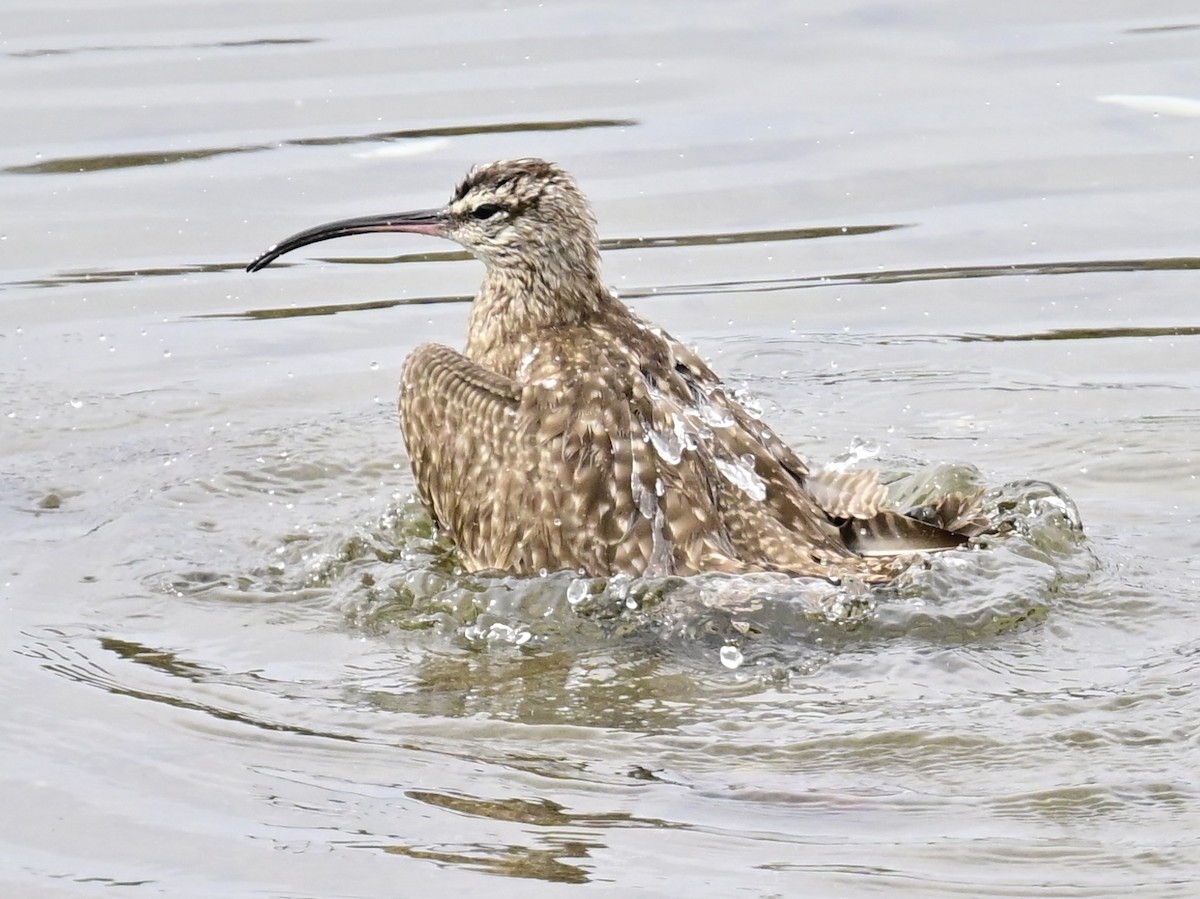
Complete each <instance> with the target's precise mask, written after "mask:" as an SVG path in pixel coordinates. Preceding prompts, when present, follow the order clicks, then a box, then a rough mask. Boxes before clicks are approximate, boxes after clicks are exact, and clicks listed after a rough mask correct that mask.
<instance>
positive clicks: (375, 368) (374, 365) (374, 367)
mask: <svg viewBox="0 0 1200 899" xmlns="http://www.w3.org/2000/svg"><path fill="white" fill-rule="evenodd" d="M371 371H379V363H378V362H372V363H371Z"/></svg>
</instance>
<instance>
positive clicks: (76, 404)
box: [70, 396, 83, 409]
mask: <svg viewBox="0 0 1200 899" xmlns="http://www.w3.org/2000/svg"><path fill="white" fill-rule="evenodd" d="M70 403H71V408H72V409H82V408H83V400H81V399H80V398H79V397H77V396H73V397H71V399H70Z"/></svg>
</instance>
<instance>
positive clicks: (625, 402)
mask: <svg viewBox="0 0 1200 899" xmlns="http://www.w3.org/2000/svg"><path fill="white" fill-rule="evenodd" d="M375 231H405V232H411V233H416V234H429V235H435V236H438V237H445V238H449V239H450V240H453V241H455V242H457V243H459V244H461V245H462V246H463V247H465V248H466V249H467V250H469V251H470V252H471V253H472V254H474V255H475V256H476V257H477V258H479V259H480V260H481V261H482V262H483V264H484V266H485V267H486V275H485V277H484V281H483V286H482V287H481V288H480V290H479V294H478V296H477V297H476V298H475V301H474V304H473V306H472V309H471V315H470V324H469V327H468V332H467V346H466V351H465V352H463V353H460V352H458V351H456V350H452V349H450V348H449V347H445V346H441V345H438V344H432V343H427V344H424V345H422V346H419V347H417V349H415V350H414V351H413V352H412V354H411V355H410V356H409V357H408V360H407V361H406V363H405V365H404V371H403V375H402V379H401V383H400V424H401V427H402V429H403V432H404V440H405V443H406V445H407V448H408V456H409V459H410V461H411V464H412V469H413V474H414V476H415V479H416V483H417V489H418V492H419V494H420V497H421V500H422V502H423V503H424V505H425V506H426V508H427V509H428V510H429V513H430V515H431V516H432V517H433V520H434V521H435V522H436V523H437V525H438V527H439V528H440V529H441V530H442V531H444V532H445V533H446V534H448V535H449V536H450V538H451V539H452V540H453V542H454V543H455V544H456V546H457V548H458V551H459V553H460V554H461V557H462V559H463V562H464V563H465V565H466V567H467V568H468V569H470V570H473V571H481V570H492V569H494V570H499V571H507V572H512V573H516V574H523V575H532V574H537V573H539V572H545V571H554V570H560V569H573V570H576V571H578V572H580V573H582V574H585V575H588V576H593V577H598V576H604V575H612V574H617V573H628V574H633V575H665V574H695V573H699V572H705V571H721V572H753V571H781V572H787V573H791V574H795V575H806V576H814V577H822V578H828V579H833V580H836V579H839V578H841V577H843V576H856V577H860V578H863V579H864V580H868V581H872V582H875V581H881V580H886V579H887V578H888V577H890V576H892V575H893V574H894V573H895V572H896V571H898V570H900V569H902V568H903V567H904V565H905V563H906V560H907V559H909V558H911V554H912V553H914V552H918V551H927V550H936V549H945V548H950V547H953V546H958V545H960V544H962V543H963V542H965V541H966V539H967V538H968V536H970V535H972V534H974V533H977V532H978V531H979V530H980V529H981V528H982V521H981V520H980V519H979V518H977V517H976V516H975V511H974V509H973V508H972V506H973V502H972V501H971V499H969V498H964V497H961V496H950V497H946V498H945V499H944V500H943V501H942V502H940V503H938V504H937V505H935V506H933V507H923V508H922V509H920V510H916V511H914V512H913V514H910V515H906V514H901V513H900V512H898V511H895V510H890V509H886V508H884V502H885V497H886V490H885V488H884V487H883V486H882V484H881V483H880V480H879V476H878V473H876V472H872V471H856V472H850V473H845V472H843V473H837V472H832V471H827V470H814V469H812V468H810V467H809V464H808V463H807V462H806V461H805V459H804V458H803V457H802V456H800V455H799V454H798V453H796V452H794V451H793V450H792V449H790V448H789V447H788V446H786V445H785V444H784V443H783V441H782V440H780V438H779V437H778V436H777V435H776V434H775V432H774V431H773V430H771V428H770V427H768V426H767V425H766V424H765V423H763V422H762V421H761V420H760V419H759V418H758V417H757V416H756V415H755V414H753V413H752V412H751V411H749V410H747V408H746V407H745V406H744V405H742V404H741V403H739V402H738V400H737V399H736V398H735V397H734V395H733V393H732V391H731V390H730V389H729V388H727V387H726V386H725V384H724V383H723V382H722V381H721V379H720V378H719V377H717V375H716V374H714V373H713V371H712V369H710V368H709V366H708V364H707V363H706V362H704V360H703V359H701V358H700V356H699V355H698V354H697V353H696V352H695V351H693V350H691V349H689V348H687V347H686V346H684V345H683V344H682V343H680V342H679V341H677V340H675V339H674V338H673V337H671V336H670V335H669V334H667V333H665V332H664V331H662V330H661V329H659V328H657V327H655V326H654V325H652V324H650V323H649V322H647V321H645V320H643V319H642V318H640V317H639V316H637V315H635V314H634V313H633V312H631V311H630V310H629V309H628V307H626V306H625V305H624V304H623V303H622V302H620V301H619V300H618V299H617V298H616V296H615V295H614V294H613V293H612V292H611V291H610V290H609V289H608V288H607V287H606V286H605V285H604V282H603V281H602V280H601V277H600V252H599V249H598V245H597V238H596V221H595V218H594V216H593V214H592V211H591V208H590V206H589V205H588V202H587V200H586V199H585V198H584V196H583V194H582V192H581V191H580V190H579V188H578V187H577V186H576V184H575V181H574V180H573V179H572V178H571V176H570V175H568V174H567V173H566V172H565V171H563V170H562V169H561V168H559V167H558V166H557V165H554V164H552V163H549V162H545V161H543V160H540V159H513V160H505V161H501V162H493V163H490V164H487V165H480V166H477V167H475V168H474V169H472V170H471V171H470V172H469V173H468V174H467V175H466V177H465V178H464V179H463V180H462V181H461V182H460V183H459V185H458V188H457V190H455V191H454V195H453V197H451V199H450V202H449V203H448V204H447V205H446V206H444V207H442V208H441V209H431V210H422V211H418V212H405V213H400V214H396V215H378V216H364V217H360V218H351V219H344V220H342V221H337V222H331V223H329V224H325V225H318V226H317V227H315V228H309V229H308V230H305V231H301V232H299V233H298V234H294V235H292V236H291V237H289V238H287V239H286V240H284V241H282V242H281V243H278V244H276V245H275V246H273V247H271V249H269V250H267V251H266V252H265V253H263V255H261V256H259V257H258V258H257V259H255V260H254V261H253V262H252V263H250V265H249V266H248V271H257V270H258V269H260V268H263V267H265V266H267V265H269V264H270V263H271V262H272V261H273V260H275V259H276V258H278V257H279V256H281V255H283V254H284V253H288V252H290V251H292V250H295V249H297V248H299V247H303V246H306V245H308V244H311V243H316V242H317V241H322V240H328V239H330V238H334V237H348V236H350V235H354V234H365V233H368V232H375Z"/></svg>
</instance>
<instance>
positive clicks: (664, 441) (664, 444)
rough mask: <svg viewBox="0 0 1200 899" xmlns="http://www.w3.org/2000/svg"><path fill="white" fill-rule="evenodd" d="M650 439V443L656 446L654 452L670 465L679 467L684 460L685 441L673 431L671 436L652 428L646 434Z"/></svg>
mask: <svg viewBox="0 0 1200 899" xmlns="http://www.w3.org/2000/svg"><path fill="white" fill-rule="evenodd" d="M646 434H647V436H649V438H650V442H651V443H652V444H654V451H655V452H657V453H658V455H659V457H660V458H661V459H662V460H663V461H664V462H666V463H667V464H668V465H678V464H679V461H680V460H681V459H682V458H683V441H682V440H680V439H679V434H678V433H676V432H675V431H674V430H672V431H671V432H670V433H669V434H664V433H663V432H662V431H658V430H655V429H653V428H651V429H650V430H648V431H647V432H646Z"/></svg>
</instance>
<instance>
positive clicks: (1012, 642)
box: [0, 0, 1200, 897]
mask: <svg viewBox="0 0 1200 899" xmlns="http://www.w3.org/2000/svg"><path fill="white" fill-rule="evenodd" d="M10 7H11V8H9V9H7V10H6V12H5V18H4V24H3V26H2V29H0V105H2V108H3V115H4V121H5V124H6V127H5V128H4V130H3V134H2V135H0V208H3V209H4V210H5V211H6V215H5V221H4V224H3V225H2V226H0V260H2V261H3V271H2V273H0V308H2V309H3V317H2V319H0V360H2V364H0V390H2V393H0V396H2V397H3V400H2V403H0V410H2V414H0V529H2V530H0V533H2V534H3V546H4V552H3V570H2V572H0V586H2V592H0V597H2V600H3V609H4V616H5V622H6V624H7V627H5V629H4V638H3V641H4V642H3V643H2V644H0V646H2V647H3V649H4V652H2V653H0V695H2V696H3V701H4V703H5V707H6V708H7V709H8V710H9V713H8V714H7V715H6V716H5V719H4V723H3V724H2V725H0V733H2V738H0V746H3V747H4V749H3V752H4V761H5V765H4V775H3V788H2V789H3V797H4V800H5V802H4V807H5V809H6V810H7V814H5V815H3V816H0V857H2V858H3V859H4V862H5V863H4V865H3V866H2V867H0V885H2V888H3V889H2V892H3V893H4V894H5V895H14V896H18V895H19V896H30V897H51V896H52V897H60V896H62V897H88V896H105V897H120V896H149V895H173V896H174V895H186V896H222V897H227V896H278V897H307V896H322V897H335V896H345V897H367V896H395V895H412V896H422V895H429V894H431V893H433V892H434V891H443V890H458V891H463V892H479V891H487V892H489V893H490V894H493V895H498V896H517V895H520V896H531V895H532V896H543V895H546V896H549V895H559V894H562V893H564V892H566V891H568V890H569V889H571V887H572V885H578V884H586V885H587V889H588V890H589V891H590V892H591V893H594V894H604V895H622V896H624V895H629V894H638V895H647V896H679V895H688V896H695V897H704V896H726V895H730V894H744V895H754V896H770V895H839V896H875V895H881V894H887V895H912V896H923V897H924V896H981V895H986V896H1014V897H1026V896H1056V897H1061V896H1088V897H1095V896H1114V897H1115V896H1122V897H1123V896H1128V895H1130V894H1131V893H1133V892H1135V891H1136V892H1137V893H1138V894H1139V895H1145V896H1180V897H1183V896H1191V895H1193V894H1194V893H1195V892H1196V880H1197V874H1196V872H1197V871H1200V846H1198V845H1197V843H1198V841H1197V837H1196V834H1197V833H1200V826H1198V825H1200V795H1198V792H1200V791H1198V789H1197V770H1198V768H1200V764H1198V763H1200V755H1198V747H1197V743H1196V736H1195V723H1196V721H1197V720H1198V718H1200V702H1198V701H1197V694H1196V691H1195V682H1196V679H1197V670H1198V665H1200V662H1198V659H1200V654H1198V650H1197V647H1198V646H1200V615H1198V614H1197V612H1196V610H1195V609H1196V607H1195V595H1196V593H1197V579H1196V574H1195V563H1194V561H1193V560H1194V559H1195V557H1196V556H1197V554H1198V552H1200V538H1198V537H1197V532H1198V531H1197V527H1196V509H1197V508H1198V507H1200V485H1198V476H1200V459H1198V458H1197V454H1196V436H1195V435H1196V433H1197V426H1198V424H1200V402H1198V401H1197V399H1196V397H1197V396H1200V393H1198V392H1197V388H1198V387H1200V375H1197V366H1196V359H1197V354H1196V345H1195V342H1196V338H1197V335H1198V334H1200V317H1198V315H1197V312H1196V306H1195V303H1194V299H1193V298H1194V295H1195V292H1196V286H1195V269H1196V268H1197V267H1200V260H1198V259H1197V257H1196V244H1195V229H1194V227H1192V223H1193V222H1195V221H1196V220H1197V217H1198V213H1200V190H1198V189H1197V185H1198V184H1200V177H1198V172H1200V168H1198V167H1200V162H1198V161H1197V158H1196V154H1197V151H1198V146H1197V137H1198V134H1200V132H1198V131H1197V128H1198V127H1200V122H1198V120H1197V119H1196V118H1195V116H1194V108H1195V103H1196V100H1197V99H1200V86H1198V85H1197V82H1196V79H1195V59H1196V55H1197V52H1198V51H1200V20H1198V19H1197V18H1196V15H1195V11H1194V9H1193V8H1192V7H1191V6H1190V5H1184V4H1181V3H1169V2H1166V3H1160V4H1155V5H1154V6H1153V7H1152V8H1147V7H1145V6H1144V5H1136V4H1122V3H1103V4H1095V3H1089V4H1058V5H1056V6H1053V7H1046V6H1045V5H1044V4H1032V3H1017V4H1015V5H1014V4H1009V5H1006V6H998V7H995V8H987V9H984V8H982V7H978V6H964V5H962V4H948V3H927V4H920V5H917V6H912V5H909V6H906V7H900V6H886V5H884V6H880V5H870V4H864V3H851V4H842V5H840V6H837V7H830V6H829V5H828V4H824V5H822V4H799V5H798V4H791V5H783V4H773V5H758V6H749V7H747V6H738V7H736V8H734V7H730V6H728V5H724V4H704V3H700V4H696V3H693V4H687V5H686V6H685V5H682V4H658V5H646V4H615V5H614V4H611V3H609V4H604V5H599V4H595V5H591V4H586V3H562V4H554V5H549V4H547V5H545V6H542V7H539V6H536V5H516V6H508V7H502V6H491V5H482V4H467V3H457V4H451V5H446V4H442V5H439V6H437V7H436V8H435V7H433V6H431V7H429V8H427V9H421V10H406V9H402V8H399V7H398V5H397V4H394V3H383V2H378V0H361V2H354V3H350V4H342V5H339V6H338V7H337V8H336V9H335V8H334V7H332V6H330V5H329V4H318V3H308V2H291V3H287V4H283V3H260V4H250V5H247V4H227V3H207V4H193V5H180V4H171V5H166V6H164V5H162V4H152V3H148V2H144V0H130V2H127V3H125V4H124V5H123V6H121V7H119V8H117V7H112V6H111V5H96V4H85V3H82V2H79V0H74V2H73V0H64V2H62V3H59V4H56V5H54V6H50V7H48V6H46V5H45V4H37V5H34V4H29V3H24V2H19V3H17V4H16V5H15V6H13V5H11V4H10ZM529 154H536V155H541V156H545V157H548V158H552V159H555V160H557V161H559V162H561V163H563V164H564V165H565V166H566V167H568V168H569V169H570V170H571V171H572V172H573V173H575V174H576V176H577V177H578V179H579V180H580V182H581V184H582V185H583V187H584V188H585V190H586V191H587V192H588V193H589V195H590V196H591V197H592V199H593V201H594V203H595V206H596V210H597V214H598V217H599V220H600V223H601V233H602V235H603V237H604V240H605V248H606V253H605V266H606V274H607V277H608V278H609V280H610V281H611V282H612V283H613V284H614V286H615V287H616V288H617V289H618V291H619V292H620V293H621V295H622V296H623V297H624V298H626V299H627V300H628V301H629V302H630V303H631V304H632V305H633V306H634V307H635V308H636V309H637V310H638V311H639V312H640V313H642V314H643V315H645V316H647V317H648V318H650V319H652V320H653V321H655V322H656V323H658V324H660V325H662V326H663V327H664V328H665V329H667V330H668V331H670V332H671V333H673V334H676V335H678V336H680V337H682V338H685V339H686V340H688V341H689V342H694V343H696V344H697V345H698V346H699V348H700V350H701V352H702V353H703V354H704V355H705V356H706V357H708V358H709V359H710V360H711V362H712V364H713V365H714V367H715V368H716V369H717V370H718V371H720V372H721V373H723V374H724V375H726V376H727V377H729V378H730V380H731V384H732V385H734V386H736V387H739V388H740V387H744V388H745V389H747V390H749V391H750V392H752V393H753V394H754V395H755V396H757V397H758V399H759V403H760V404H761V407H762V414H763V418H764V419H765V420H767V421H768V422H770V423H771V424H772V425H773V426H774V427H776V428H777V429H778V430H779V432H780V433H781V434H782V435H783V436H784V437H785V438H787V439H788V440H789V441H791V442H792V443H793V444H795V445H796V446H798V447H799V448H800V449H801V450H802V451H803V452H805V453H806V454H807V455H808V456H809V457H811V458H812V459H813V460H814V461H816V462H822V461H835V462H847V461H861V460H862V459H866V460H867V464H871V465H879V466H880V467H882V468H884V469H886V470H888V471H890V472H895V473H909V477H907V478H906V479H902V480H900V481H898V482H897V484H896V485H895V489H897V490H901V491H908V494H907V495H912V496H918V495H920V494H921V493H922V491H927V490H929V489H932V487H933V486H935V485H936V483H940V482H941V481H939V479H942V480H943V481H944V480H949V481H952V482H958V481H961V480H966V481H970V480H971V479H972V478H974V477H975V475H974V474H973V473H972V471H971V469H969V468H966V467H964V465H963V463H971V464H973V465H975V466H977V468H978V471H979V473H980V475H979V477H980V478H981V479H982V481H983V482H984V483H986V484H988V485H990V486H994V487H996V486H999V485H1004V484H1006V483H1009V482H1014V486H1012V487H1010V488H1005V490H1004V491H1001V492H1000V493H997V494H995V495H994V496H993V499H992V502H993V503H994V506H995V509H996V511H997V512H999V513H1000V514H1001V515H1006V516H1007V518H1006V519H1005V520H1006V522H1007V529H1006V533H1004V534H1003V535H1001V536H1000V537H999V538H996V539H994V540H992V541H990V543H989V544H988V545H986V546H984V547H980V548H977V549H975V550H973V551H972V552H970V553H966V554H961V553H959V554H950V555H943V556H940V557H938V558H936V559H934V560H932V561H931V563H930V565H929V566H928V567H927V568H926V567H920V568H918V569H917V570H914V571H913V572H910V573H909V574H908V575H906V576H905V578H903V579H902V580H901V582H900V583H899V584H898V585H897V586H896V588H894V589H892V590H887V591H867V590H861V589H856V588H854V587H853V585H846V586H845V587H843V588H839V589H832V588H830V587H828V585H820V584H809V583H805V582H802V581H787V580H786V579H784V580H782V581H780V580H778V579H771V578H765V579H763V578H758V579H745V580H743V579H728V578H715V577H714V578H698V579H694V580H692V581H689V582H682V583H681V582H679V581H678V580H676V579H648V580H641V581H638V580H629V579H621V578H615V579H612V580H610V581H594V582H593V581H583V582H581V581H580V580H579V579H577V578H574V577H572V576H571V575H570V574H569V573H566V574H550V575H548V576H547V577H545V578H538V579H533V580H520V579H514V578H494V577H493V578H487V577H482V576H463V575H461V574H459V573H456V571H455V568H454V560H453V556H452V555H451V554H450V553H449V552H448V550H447V548H446V547H445V546H444V545H443V544H441V543H439V542H438V541H437V540H435V539H434V538H433V535H432V534H431V532H430V529H429V526H428V521H427V520H426V519H425V518H424V516H423V515H422V514H421V513H420V511H419V509H418V508H417V507H416V505H415V504H414V503H412V502H411V494H412V483H411V479H410V476H409V474H408V468H407V461H406V459H405V457H404V455H403V452H402V449H401V445H400V441H399V435H398V432H397V426H396V413H395V409H394V397H395V390H396V382H397V379H398V375H399V369H400V365H401V362H402V360H403V358H404V357H405V355H406V354H407V353H408V352H409V351H410V350H411V349H412V348H413V346H415V345H416V344H417V343H419V342H421V341H425V340H437V341H442V342H445V343H449V344H451V345H461V343H462V340H463V336H464V333H465V323H466V314H467V306H466V304H465V302H463V300H465V298H468V297H469V296H470V295H471V293H472V292H473V290H474V288H475V286H476V285H477V283H478V280H479V277H480V269H479V266H478V265H477V264H476V263H473V262H471V261H467V260H465V259H464V258H463V257H462V255H461V254H460V253H457V252H456V250H455V248H454V247H453V246H450V245H446V244H441V243H438V242H436V241H433V240H425V239H422V238H418V237H410V238H409V239H400V238H398V237H385V236H380V237H373V238H358V239H355V240H353V241H349V240H348V241H341V242H338V243H336V244H326V245H321V246H318V247H313V248H306V250H305V251H303V252H301V253H300V254H297V255H295V256H293V257H289V258H288V259H287V260H284V262H283V263H280V264H278V265H277V266H276V267H273V268H272V269H271V270H269V271H267V272H263V273H260V274H257V275H254V276H248V275H246V274H245V273H244V272H243V271H242V267H243V266H244V265H245V263H246V262H248V261H249V260H250V259H251V258H253V257H254V256H255V255H256V254H257V253H259V252H260V251H261V250H263V249H264V248H265V247H267V246H268V245H270V244H272V243H274V242H275V241H276V240H278V239H279V238H281V237H283V236H285V235H287V234H290V233H293V232H294V231H296V230H298V229H300V228H303V227H306V226H308V225H312V224H315V223H318V222H322V221H327V220H330V219H334V218H340V217H345V216H351V215H359V214H366V213H371V212H384V211H388V210H399V209H409V208H421V207H428V206H433V205H436V204H438V203H440V202H443V201H444V200H445V198H446V196H447V195H448V193H449V191H450V189H451V186H452V185H453V183H454V182H455V180H456V179H457V178H458V177H459V176H460V175H461V174H462V172H463V171H465V169H466V168H467V167H468V166H469V165H470V164H472V163H475V162H479V161H484V160H489V159H494V158H500V157H505V156H513V155H529ZM713 426H717V425H716V424H715V423H714V425H713ZM865 447H869V448H870V452H864V450H863V448H865ZM1023 479H1034V480H1035V481H1045V482H1051V483H1053V484H1056V485H1058V487H1059V488H1061V489H1062V490H1063V491H1065V493H1066V495H1068V496H1069V497H1070V498H1071V499H1072V500H1073V501H1074V502H1075V503H1076V504H1077V505H1078V507H1079V509H1080V512H1081V515H1082V519H1083V524H1084V528H1085V531H1086V535H1087V536H1086V538H1085V539H1082V540H1080V539H1079V538H1078V537H1077V536H1075V532H1074V531H1073V530H1072V528H1071V527H1070V522H1069V520H1068V518H1069V516H1068V515H1066V514H1065V512H1066V511H1067V507H1066V506H1064V505H1063V504H1062V502H1061V500H1059V499H1058V497H1057V495H1056V494H1055V493H1053V492H1052V491H1049V490H1048V489H1046V488H1044V487H1040V486H1038V485H1036V484H1025V485H1021V484H1019V483H1017V482H1020V481H1022V480H1023ZM935 482H936V483H935ZM652 498H653V497H652Z"/></svg>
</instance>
